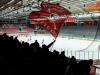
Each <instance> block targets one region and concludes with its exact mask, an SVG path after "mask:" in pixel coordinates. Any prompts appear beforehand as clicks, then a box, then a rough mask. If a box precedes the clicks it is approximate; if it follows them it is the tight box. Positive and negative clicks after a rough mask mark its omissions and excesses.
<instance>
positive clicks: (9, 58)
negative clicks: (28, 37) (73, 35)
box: [0, 33, 93, 75]
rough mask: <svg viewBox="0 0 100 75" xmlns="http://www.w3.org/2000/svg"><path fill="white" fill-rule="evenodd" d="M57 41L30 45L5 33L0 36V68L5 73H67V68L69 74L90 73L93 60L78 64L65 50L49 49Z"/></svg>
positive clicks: (80, 74) (18, 74)
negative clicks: (66, 54)
mask: <svg viewBox="0 0 100 75" xmlns="http://www.w3.org/2000/svg"><path fill="white" fill-rule="evenodd" d="M55 41H56V40H54V41H53V42H51V43H50V44H49V45H45V44H43V45H42V47H40V45H39V43H38V41H37V40H35V42H34V43H32V44H30V45H29V43H28V42H24V41H23V42H22V43H20V42H19V40H18V39H17V37H16V38H13V37H12V36H11V37H9V36H8V35H7V34H6V33H4V34H3V35H1V36H0V47H1V48H0V57H1V58H2V60H3V62H2V63H1V62H0V69H2V71H3V72H2V73H3V75H24V74H25V75H40V74H42V75H65V72H66V68H68V73H66V74H67V75H71V74H73V75H89V74H90V66H91V65H92V64H93V60H82V61H80V62H79V63H78V64H77V61H76V58H75V57H74V56H72V57H71V58H68V57H66V56H65V52H64V51H62V52H61V54H60V53H59V52H58V51H56V50H54V51H53V52H51V51H49V48H50V47H51V46H52V45H53V44H54V42H55ZM1 58H0V61H1ZM69 59H70V60H69ZM68 60H69V61H68ZM4 63H6V65H7V66H5V64H4ZM2 64H4V65H2ZM8 67H9V68H10V69H9V68H8ZM7 70H8V71H7ZM0 72H1V71H0ZM4 72H6V73H4ZM0 74H1V73H0ZM1 75H2V74H1Z"/></svg>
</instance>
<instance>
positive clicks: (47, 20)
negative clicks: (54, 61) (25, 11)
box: [29, 2, 71, 38]
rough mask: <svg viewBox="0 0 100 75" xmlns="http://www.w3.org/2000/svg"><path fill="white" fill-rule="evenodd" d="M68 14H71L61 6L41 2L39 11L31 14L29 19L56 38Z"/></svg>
mask: <svg viewBox="0 0 100 75" xmlns="http://www.w3.org/2000/svg"><path fill="white" fill-rule="evenodd" d="M70 14H71V13H70V12H69V11H68V10H67V9H65V8H63V7H62V6H59V5H57V4H52V3H48V2H42V3H41V10H40V11H33V12H31V13H30V15H29V18H30V19H31V20H32V21H35V22H37V23H38V24H40V25H41V26H42V27H44V28H45V29H46V30H47V31H48V32H50V33H51V34H52V35H53V37H55V38H56V37H57V36H58V34H59V31H60V29H61V27H62V26H63V24H64V22H65V20H66V18H67V16H68V15H70Z"/></svg>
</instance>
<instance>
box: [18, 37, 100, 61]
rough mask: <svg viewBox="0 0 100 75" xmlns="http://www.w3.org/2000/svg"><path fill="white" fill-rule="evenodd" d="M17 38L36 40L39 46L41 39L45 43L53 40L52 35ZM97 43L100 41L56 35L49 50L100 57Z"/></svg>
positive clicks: (83, 56)
mask: <svg viewBox="0 0 100 75" xmlns="http://www.w3.org/2000/svg"><path fill="white" fill-rule="evenodd" d="M18 39H19V40H20V41H21V40H22V41H25V42H29V43H33V42H34V41H35V40H38V42H39V44H40V46H42V41H43V39H44V42H43V44H46V45H48V44H49V43H51V42H52V41H53V40H54V38H53V37H52V36H32V37H31V39H32V40H31V41H28V39H30V37H18ZM99 45H100V42H94V41H85V40H76V39H68V38H60V37H58V38H57V39H56V42H55V43H54V45H53V46H52V47H51V48H50V50H51V51H53V50H54V49H55V50H57V51H59V52H61V51H65V55H66V56H68V57H71V56H72V55H73V56H75V57H76V58H77V59H100V52H99V50H98V46H99Z"/></svg>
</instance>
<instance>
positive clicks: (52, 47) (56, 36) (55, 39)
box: [50, 35, 58, 51]
mask: <svg viewBox="0 0 100 75" xmlns="http://www.w3.org/2000/svg"><path fill="white" fill-rule="evenodd" d="M57 37H58V35H57V36H56V38H55V40H56V39H57ZM54 43H55V42H54ZM54 43H53V45H52V46H51V49H50V51H51V50H52V48H53V46H54Z"/></svg>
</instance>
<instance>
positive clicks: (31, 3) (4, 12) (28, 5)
mask: <svg viewBox="0 0 100 75" xmlns="http://www.w3.org/2000/svg"><path fill="white" fill-rule="evenodd" d="M42 1H49V2H51V3H59V4H60V5H61V6H63V7H65V8H66V9H68V10H69V11H70V12H71V13H72V16H78V17H79V18H80V20H98V19H99V16H100V13H99V11H100V10H99V11H98V12H97V11H89V10H87V7H86V5H87V4H94V5H96V3H97V2H98V0H0V19H29V18H28V16H29V14H30V12H31V11H37V10H40V8H41V7H40V4H41V2H42ZM99 1H100V0H99ZM2 4H9V6H7V5H2ZM11 4H22V5H20V6H17V5H15V6H14V5H11ZM91 14H92V16H91Z"/></svg>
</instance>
